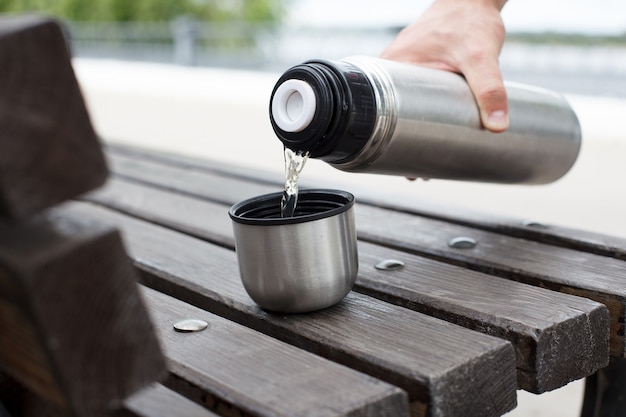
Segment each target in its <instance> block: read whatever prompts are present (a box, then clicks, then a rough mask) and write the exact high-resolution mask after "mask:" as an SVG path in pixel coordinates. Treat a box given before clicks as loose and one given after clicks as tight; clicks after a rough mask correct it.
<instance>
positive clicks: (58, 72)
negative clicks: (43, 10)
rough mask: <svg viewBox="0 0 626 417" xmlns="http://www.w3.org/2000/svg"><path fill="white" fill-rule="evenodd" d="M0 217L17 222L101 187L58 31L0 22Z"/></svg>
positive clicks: (102, 168) (36, 21)
mask: <svg viewBox="0 0 626 417" xmlns="http://www.w3.org/2000/svg"><path fill="white" fill-rule="evenodd" d="M0 62H2V66H1V67H0V91H1V92H2V94H0V113H1V114H2V117H1V118H0V217H8V218H13V219H15V218H18V219H24V218H27V217H28V216H31V215H34V214H36V213H38V212H40V211H41V210H44V209H46V208H48V207H52V206H54V205H55V204H57V203H60V202H62V201H65V200H68V199H71V198H74V197H76V196H78V195H80V194H82V193H84V192H86V191H89V190H92V189H94V188H96V187H98V186H100V185H102V184H103V183H104V181H105V180H106V177H107V175H108V170H107V167H106V164H105V160H104V155H103V153H102V149H101V148H100V144H99V142H98V139H97V137H96V133H95V132H94V129H93V127H92V125H91V122H90V119H89V115H88V114H87V109H86V108H85V103H84V101H83V98H82V95H81V92H80V89H79V86H78V83H77V81H76V77H75V76H74V71H73V69H72V64H71V61H70V55H69V51H68V49H67V42H66V39H65V36H64V35H63V31H62V29H61V27H60V25H59V24H58V23H57V22H56V21H54V20H51V19H48V18H45V17H42V16H40V15H26V16H9V15H5V16H2V17H0Z"/></svg>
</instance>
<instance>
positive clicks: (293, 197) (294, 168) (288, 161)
mask: <svg viewBox="0 0 626 417" xmlns="http://www.w3.org/2000/svg"><path fill="white" fill-rule="evenodd" d="M308 159H309V152H308V151H306V152H302V151H297V152H295V151H292V150H291V149H289V148H287V147H285V190H284V191H283V197H282V199H281V201H280V216H281V217H293V215H294V213H295V211H296V205H297V204H298V178H299V177H300V173H301V172H302V169H303V168H304V165H305V164H306V161H307V160H308Z"/></svg>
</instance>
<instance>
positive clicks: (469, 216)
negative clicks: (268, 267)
mask: <svg viewBox="0 0 626 417" xmlns="http://www.w3.org/2000/svg"><path fill="white" fill-rule="evenodd" d="M107 153H108V154H109V155H110V156H111V157H112V158H113V161H116V160H117V158H118V157H119V158H121V160H122V161H123V160H127V161H130V160H134V161H135V163H137V162H154V163H157V164H159V165H161V166H167V167H173V168H175V169H176V168H179V169H180V168H182V169H184V170H186V171H196V172H197V173H201V172H204V173H208V174H212V175H219V176H221V177H230V178H238V179H243V180H245V181H248V182H252V183H256V184H260V185H264V186H268V185H269V186H270V187H281V186H282V178H281V177H280V176H278V175H276V174H275V173H269V172H267V171H263V170H259V169H254V168H250V167H249V166H245V167H244V166H237V165H234V164H231V163H225V162H222V161H207V160H206V159H200V158H193V157H190V156H180V155H175V154H169V153H163V152H157V151H152V150H148V149H141V148H133V147H129V146H124V145H110V146H108V147H107ZM119 168H120V169H119V171H118V172H119V173H122V172H125V168H131V169H132V164H130V165H128V166H125V165H124V164H121V165H120V166H119ZM128 174H129V175H130V176H132V173H131V172H129V173H128ZM301 186H302V188H311V187H331V188H333V187H336V185H335V184H333V183H331V182H328V181H327V182H325V183H323V184H322V183H320V182H315V183H312V182H311V181H310V180H307V178H306V177H304V178H302V181H301ZM350 191H351V192H353V193H354V194H356V195H357V197H358V200H359V202H360V203H363V204H366V205H373V206H377V207H384V208H388V209H391V210H394V211H402V212H406V213H411V214H415V215H417V216H421V217H427V218H432V219H437V220H443V221H446V222H449V223H454V224H459V225H463V226H468V227H472V228H476V229H482V230H487V231H492V232H496V233H500V234H504V235H508V236H514V237H521V238H524V239H528V240H533V241H537V242H542V243H547V244H550V245H553V246H561V247H565V248H570V249H576V250H579V251H583V252H589V253H595V254H598V255H603V256H608V257H613V258H617V259H621V260H626V238H622V237H618V236H610V235H605V234H601V233H595V232H591V231H587V230H580V229H572V228H568V227H562V226H558V225H552V224H545V223H543V224H541V223H540V224H539V225H538V224H536V223H537V222H533V220H541V219H526V218H511V217H505V216H499V215H495V214H493V213H489V214H486V213H484V212H480V211H475V210H469V209H468V208H467V207H459V206H455V205H452V204H445V205H444V204H441V203H436V202H432V201H428V200H424V199H410V200H409V201H407V202H406V203H405V202H404V201H400V200H397V199H396V200H394V201H390V200H389V196H388V194H381V193H380V192H377V191H376V190H372V189H371V188H370V187H367V185H364V186H360V187H355V189H354V190H350ZM200 195H202V193H200ZM527 223H529V224H527Z"/></svg>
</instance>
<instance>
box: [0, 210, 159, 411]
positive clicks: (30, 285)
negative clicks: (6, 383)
mask: <svg viewBox="0 0 626 417" xmlns="http://www.w3.org/2000/svg"><path fill="white" fill-rule="evenodd" d="M136 277H137V275H136V273H135V269H134V268H133V267H132V264H131V262H130V260H129V258H128V256H127V255H126V253H125V250H124V247H123V245H122V241H121V239H120V236H119V233H118V232H117V231H116V230H114V229H112V228H110V227H108V226H105V225H103V224H100V223H98V222H94V221H88V220H82V219H80V218H74V217H73V215H70V214H68V213H67V212H65V211H64V210H56V211H55V212H54V213H51V212H49V213H46V215H45V216H43V215H42V216H38V217H35V218H33V219H31V220H29V221H24V222H20V223H7V224H0V363H1V365H2V368H3V369H5V370H6V372H8V373H9V374H11V376H12V377H14V378H15V379H17V380H18V381H20V382H21V383H22V384H23V385H24V386H25V387H26V388H28V389H29V390H32V391H33V392H35V393H37V394H38V395H40V396H42V397H43V398H44V399H46V400H47V401H48V402H49V403H51V404H53V405H54V406H55V407H56V408H57V409H59V410H63V411H64V412H66V413H73V414H76V415H80V416H95V415H101V414H102V413H103V412H104V411H106V410H110V409H111V408H112V407H115V406H116V405H117V404H119V402H120V401H122V400H123V399H124V398H126V396H129V395H131V394H133V393H134V392H136V391H137V390H139V389H141V388H143V387H145V386H147V385H148V384H150V383H151V382H153V381H154V380H156V379H158V378H160V377H161V376H162V375H163V374H164V372H165V365H164V361H163V358H162V356H161V352H160V349H159V345H158V342H157V340H156V337H155V335H154V333H153V328H152V324H151V323H150V320H149V317H148V314H147V313H146V310H145V308H144V306H143V304H142V302H141V298H140V296H139V294H138V291H137V282H136ZM144 349H145V350H144ZM94 392H97V393H98V395H93V393H94Z"/></svg>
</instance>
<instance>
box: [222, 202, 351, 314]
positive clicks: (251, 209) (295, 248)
mask: <svg viewBox="0 0 626 417" xmlns="http://www.w3.org/2000/svg"><path fill="white" fill-rule="evenodd" d="M281 198H282V193H280V192H279V193H272V194H266V195H262V196H258V197H253V198H250V199H248V200H245V201H242V202H240V203H238V204H235V205H234V206H232V207H231V208H230V210H229V215H230V218H231V219H232V225H233V231H234V234H235V247H236V251H237V259H238V262H239V273H240V275H241V280H242V282H243V286H244V288H245V289H246V291H247V292H248V294H249V295H250V297H251V298H252V299H253V300H254V301H255V302H256V303H257V304H258V305H259V306H260V307H261V308H263V309H265V310H269V311H274V312H281V313H303V312H309V311H314V310H319V309H322V308H325V307H329V306H331V305H333V304H335V303H337V302H339V301H341V299H343V298H344V297H345V296H346V295H347V294H348V293H349V292H350V290H351V289H352V286H353V285H354V281H355V280H356V276H357V270H358V254H357V240H356V228H355V223H354V212H353V206H354V196H353V195H352V194H350V193H348V192H345V191H338V190H304V191H300V193H299V194H298V204H297V206H296V210H295V214H294V216H293V217H288V218H281V215H280V201H281Z"/></svg>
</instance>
